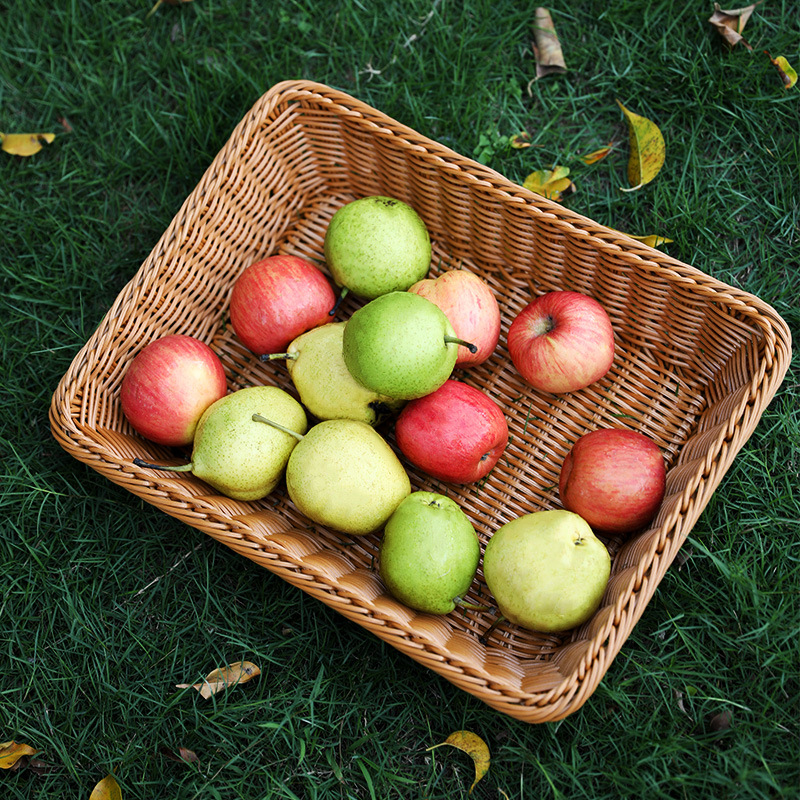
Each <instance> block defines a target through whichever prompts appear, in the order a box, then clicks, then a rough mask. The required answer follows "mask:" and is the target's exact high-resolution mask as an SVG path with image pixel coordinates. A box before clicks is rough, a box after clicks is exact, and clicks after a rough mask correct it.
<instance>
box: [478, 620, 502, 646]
mask: <svg viewBox="0 0 800 800" xmlns="http://www.w3.org/2000/svg"><path fill="white" fill-rule="evenodd" d="M505 619H506V618H505V617H504V616H503V615H502V614H501V615H500V616H499V617H498V618H497V619H496V620H495V621H494V622H493V623H492V624H491V625H490V626H489V627H488V628H487V629H486V630H485V631H484V632H483V633H482V634H481V635H480V636H479V637H478V641H479V642H480V643H481V644H483V645H485V644H486V643H487V642H488V641H489V637H490V636H491V635H492V634H493V633H494V629H495V628H496V627H497V626H498V625H499V624H500V623H501V622H505Z"/></svg>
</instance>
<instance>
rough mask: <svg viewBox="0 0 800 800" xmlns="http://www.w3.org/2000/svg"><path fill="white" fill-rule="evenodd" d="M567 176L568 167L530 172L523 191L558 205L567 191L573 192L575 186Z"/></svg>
mask: <svg viewBox="0 0 800 800" xmlns="http://www.w3.org/2000/svg"><path fill="white" fill-rule="evenodd" d="M567 175H569V167H553V169H539V170H536V171H535V172H531V173H530V175H528V177H527V178H525V181H524V183H523V184H522V185H523V187H524V188H525V189H528V190H529V191H531V192H536V194H540V195H542V197H547V198H549V199H550V200H555V201H556V202H557V203H558V202H559V201H560V200H561V198H562V197H563V196H564V194H565V193H566V192H567V191H570V192H574V191H575V184H573V183H572V181H571V180H570V179H569V178H568V177H567Z"/></svg>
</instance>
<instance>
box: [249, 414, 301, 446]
mask: <svg viewBox="0 0 800 800" xmlns="http://www.w3.org/2000/svg"><path fill="white" fill-rule="evenodd" d="M253 422H266V424H267V425H272V427H273V428H277V429H278V430H279V431H283V432H284V433H288V434H289V435H290V436H294V438H295V439H297V441H298V442H299V441H301V440H302V439H303V438H304V437H303V434H302V433H298V432H297V431H293V430H292V429H291V428H287V427H286V426H285V425H281V424H280V422H275V421H274V420H271V419H267V418H266V417H262V416H261V414H253Z"/></svg>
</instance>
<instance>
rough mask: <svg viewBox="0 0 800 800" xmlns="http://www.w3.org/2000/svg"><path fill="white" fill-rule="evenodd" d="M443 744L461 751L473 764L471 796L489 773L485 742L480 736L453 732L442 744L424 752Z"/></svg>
mask: <svg viewBox="0 0 800 800" xmlns="http://www.w3.org/2000/svg"><path fill="white" fill-rule="evenodd" d="M445 744H449V745H450V746H451V747H456V748H458V749H459V750H463V751H464V752H465V753H467V754H468V755H469V756H470V757H471V758H472V760H473V761H474V762H475V780H474V781H473V782H472V786H470V787H469V794H472V790H473V789H474V788H475V785H476V784H477V783H478V781H479V780H480V779H481V778H483V776H484V775H486V773H487V772H488V771H489V761H490V758H489V748H488V747H487V746H486V742H484V741H483V739H481V737H480V736H478V735H477V734H475V733H472V732H470V731H455V733H451V734H450V735H449V736H448V737H447V738H446V739H445V740H444V741H443V742H440V743H439V744H435V745H432V746H431V747H429V748H427V750H426V752H427V751H429V750H434V749H435V748H437V747H441V746H442V745H445Z"/></svg>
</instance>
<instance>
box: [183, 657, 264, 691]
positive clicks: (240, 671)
mask: <svg viewBox="0 0 800 800" xmlns="http://www.w3.org/2000/svg"><path fill="white" fill-rule="evenodd" d="M260 674H261V670H260V669H259V668H258V667H257V666H256V665H255V664H253V663H252V662H250V661H237V662H235V663H234V664H228V666H227V667H222V668H221V669H215V670H212V671H211V672H209V673H208V675H206V677H205V680H204V681H203V682H202V683H195V684H189V683H179V684H177V685H176V687H175V688H176V689H190V688H191V689H197V691H198V692H200V696H201V697H203V698H205V699H206V700H208V698H209V697H211V695H213V694H216V693H217V692H219V691H221V690H222V689H225V688H226V687H228V686H233V685H235V684H237V683H247V681H249V680H250V679H251V678H255V677H256V675H260Z"/></svg>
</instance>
